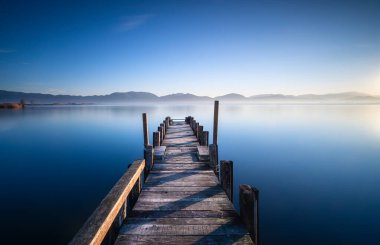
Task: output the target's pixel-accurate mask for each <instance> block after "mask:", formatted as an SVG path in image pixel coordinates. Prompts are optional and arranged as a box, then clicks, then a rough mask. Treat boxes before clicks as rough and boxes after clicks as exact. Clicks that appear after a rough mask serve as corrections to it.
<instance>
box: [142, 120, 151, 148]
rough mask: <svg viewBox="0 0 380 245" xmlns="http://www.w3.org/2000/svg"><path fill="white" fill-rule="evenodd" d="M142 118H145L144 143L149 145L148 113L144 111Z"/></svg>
mask: <svg viewBox="0 0 380 245" xmlns="http://www.w3.org/2000/svg"><path fill="white" fill-rule="evenodd" d="M142 118H143V130H144V145H148V144H149V132H148V115H147V114H146V113H143V114H142Z"/></svg>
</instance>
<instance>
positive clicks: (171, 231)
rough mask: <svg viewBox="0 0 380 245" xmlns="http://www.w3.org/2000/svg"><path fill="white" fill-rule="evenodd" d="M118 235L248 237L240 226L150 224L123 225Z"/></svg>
mask: <svg viewBox="0 0 380 245" xmlns="http://www.w3.org/2000/svg"><path fill="white" fill-rule="evenodd" d="M119 234H123V235H150V236H151V235H161V236H162V235H169V236H192V235H193V236H194V235H201V236H207V235H214V236H217V235H248V232H247V230H246V229H245V228H244V226H242V225H236V224H232V225H228V224H226V225H212V224H208V225H151V224H143V225H140V224H137V225H135V224H125V225H123V227H121V229H120V231H119Z"/></svg>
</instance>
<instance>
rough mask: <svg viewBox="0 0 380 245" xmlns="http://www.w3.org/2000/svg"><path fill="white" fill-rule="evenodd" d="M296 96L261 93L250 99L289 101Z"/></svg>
mask: <svg viewBox="0 0 380 245" xmlns="http://www.w3.org/2000/svg"><path fill="white" fill-rule="evenodd" d="M294 98H295V96H294V95H283V94H259V95H253V96H250V97H249V99H250V100H252V101H289V100H294Z"/></svg>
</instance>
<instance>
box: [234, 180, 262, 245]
mask: <svg viewBox="0 0 380 245" xmlns="http://www.w3.org/2000/svg"><path fill="white" fill-rule="evenodd" d="M239 205H240V218H241V219H242V221H243V223H244V225H245V226H246V227H247V229H248V231H249V234H250V235H251V238H252V240H253V242H254V243H255V244H259V242H260V241H259V190H257V189H256V188H255V187H252V186H249V185H240V186H239Z"/></svg>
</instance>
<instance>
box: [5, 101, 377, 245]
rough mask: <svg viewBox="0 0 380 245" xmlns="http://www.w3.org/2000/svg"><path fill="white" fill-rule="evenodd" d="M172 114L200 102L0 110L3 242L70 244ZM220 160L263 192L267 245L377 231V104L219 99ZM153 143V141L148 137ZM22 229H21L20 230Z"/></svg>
mask: <svg viewBox="0 0 380 245" xmlns="http://www.w3.org/2000/svg"><path fill="white" fill-rule="evenodd" d="M143 112H147V113H148V117H149V130H150V137H152V132H153V131H156V130H157V126H158V125H159V123H161V122H162V120H163V119H164V118H165V117H166V116H171V117H172V118H184V117H186V116H189V115H191V116H193V117H194V118H195V119H196V120H197V121H198V122H200V124H202V125H204V129H205V130H208V131H209V133H210V134H209V135H210V142H212V119H213V107H212V104H210V103H205V104H201V103H199V104H191V105H185V104H179V105H178V104H177V105H175V104H158V105H154V106H152V105H145V106H137V105H133V106H127V105H120V106H57V107H29V108H27V109H25V110H19V111H12V110H1V111H0V164H1V165H0V166H1V171H0V203H1V209H0V217H1V222H0V233H1V237H2V240H1V241H2V242H1V243H4V244H10V243H11V244H22V243H25V242H26V241H28V243H39V244H43V243H44V244H52V243H54V244H66V243H67V242H68V241H69V240H70V238H71V237H72V236H73V235H74V234H75V233H76V231H77V230H78V229H79V228H80V227H81V225H82V224H83V223H84V221H85V220H86V219H87V218H88V217H89V215H90V214H91V213H92V211H93V210H94V209H95V208H96V207H97V205H98V204H99V203H100V201H101V200H102V198H103V197H105V195H106V194H107V193H108V191H109V190H110V189H111V188H112V186H113V185H114V184H115V182H116V181H117V180H118V179H119V178H120V177H121V176H122V174H123V173H124V172H125V170H126V169H127V166H128V164H130V163H132V161H133V160H135V159H141V158H142V157H143V135H142V119H141V113H143ZM219 114H220V115H219V156H220V160H233V161H234V204H235V207H236V208H238V206H239V205H238V186H239V184H243V183H244V184H250V185H253V186H256V187H257V188H258V189H259V190H260V222H261V223H260V225H261V227H260V229H261V233H260V235H261V241H262V244H264V245H266V244H374V243H376V241H378V240H379V239H380V234H379V233H378V232H377V230H378V227H380V211H379V208H378V207H380V195H379V193H378V187H379V186H380V164H379V163H380V154H379V152H380V106H379V105H356V106H355V105H241V104H225V103H221V104H220V113H219ZM150 140H152V139H150ZM20 232H21V233H22V236H20Z"/></svg>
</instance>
